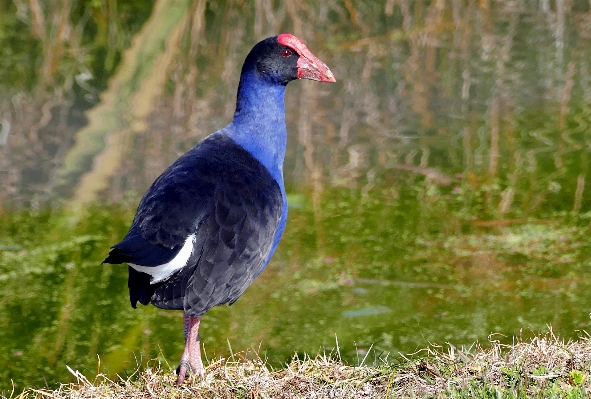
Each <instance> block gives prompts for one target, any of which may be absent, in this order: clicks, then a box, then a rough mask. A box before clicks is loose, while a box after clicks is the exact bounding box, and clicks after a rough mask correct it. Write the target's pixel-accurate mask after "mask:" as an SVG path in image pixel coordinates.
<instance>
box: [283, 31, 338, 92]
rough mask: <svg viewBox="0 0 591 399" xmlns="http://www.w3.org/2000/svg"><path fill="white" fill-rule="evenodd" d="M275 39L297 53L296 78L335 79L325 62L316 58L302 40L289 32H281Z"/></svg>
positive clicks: (326, 80)
mask: <svg viewBox="0 0 591 399" xmlns="http://www.w3.org/2000/svg"><path fill="white" fill-rule="evenodd" d="M277 41H278V42H279V43H280V44H282V45H284V46H287V47H289V48H291V49H292V50H294V51H295V52H296V53H298V54H299V56H300V58H299V59H298V64H297V65H298V79H311V80H317V81H319V82H330V83H334V82H336V81H337V80H336V79H335V78H334V75H333V74H332V72H331V71H330V69H328V67H327V66H326V64H325V63H324V62H322V61H320V60H319V59H318V57H316V56H315V55H314V54H312V52H311V51H310V50H308V47H306V45H305V44H304V42H303V41H301V40H300V39H298V38H297V37H295V36H294V35H291V34H289V33H283V34H281V35H279V36H278V37H277Z"/></svg>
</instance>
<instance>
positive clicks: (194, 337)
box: [176, 313, 205, 386]
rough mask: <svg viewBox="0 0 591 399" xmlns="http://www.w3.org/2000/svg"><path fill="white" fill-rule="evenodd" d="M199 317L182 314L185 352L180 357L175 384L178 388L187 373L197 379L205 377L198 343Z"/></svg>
mask: <svg viewBox="0 0 591 399" xmlns="http://www.w3.org/2000/svg"><path fill="white" fill-rule="evenodd" d="M200 322H201V316H197V317H193V316H188V315H187V314H186V313H185V314H184V327H185V328H184V330H185V351H184V352H183V356H182V357H181V364H180V366H179V377H178V378H177V380H176V384H177V385H178V386H180V385H181V384H182V383H183V381H184V380H185V376H186V375H187V372H192V373H194V374H195V375H197V376H198V377H204V376H205V368H204V367H203V362H202V361H201V348H200V345H201V343H200V342H199V323H200Z"/></svg>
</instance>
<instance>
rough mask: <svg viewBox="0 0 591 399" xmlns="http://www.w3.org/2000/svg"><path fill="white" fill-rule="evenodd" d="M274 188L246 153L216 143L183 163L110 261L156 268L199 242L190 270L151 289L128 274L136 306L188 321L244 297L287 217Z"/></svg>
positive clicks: (159, 185) (152, 196) (146, 203)
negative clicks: (179, 314) (179, 312)
mask: <svg viewBox="0 0 591 399" xmlns="http://www.w3.org/2000/svg"><path fill="white" fill-rule="evenodd" d="M282 204H283V200H282V195H281V190H280V187H279V185H278V184H277V182H276V181H275V180H274V179H273V178H272V177H271V175H270V174H269V172H268V171H267V170H266V168H264V167H263V166H262V165H261V164H260V163H259V162H258V161H257V160H256V159H255V158H253V157H252V156H251V155H250V154H249V153H248V152H246V151H245V150H244V149H242V148H241V147H239V146H238V145H236V144H235V143H234V142H233V141H232V140H231V139H229V138H227V137H225V136H223V135H214V136H211V137H210V138H208V139H206V140H204V141H203V142H202V143H201V144H199V145H198V146H197V147H195V148H194V149H193V150H191V151H189V152H188V153H187V154H185V155H184V156H183V157H181V158H179V160H177V162H175V163H174V164H173V165H171V167H170V168H169V169H168V170H167V171H165V172H164V173H163V174H162V176H160V177H159V178H158V179H157V180H156V181H155V182H154V184H153V185H152V187H151V188H150V189H149V190H148V192H147V193H146V195H145V196H144V198H143V199H142V201H141V203H140V205H139V207H138V212H137V214H136V217H135V219H134V222H133V224H132V227H131V228H130V231H129V233H128V234H127V236H126V237H125V238H124V239H123V240H122V241H121V242H120V243H119V244H117V245H115V246H114V247H113V249H112V251H111V253H110V254H109V257H108V258H107V259H106V260H105V262H108V263H122V262H129V263H134V264H138V265H143V266H156V265H160V264H162V263H165V262H167V261H169V260H170V259H172V258H173V257H174V256H175V255H176V254H177V253H178V251H179V250H180V248H181V247H182V245H183V244H184V242H185V240H186V238H187V237H188V236H189V235H191V234H196V239H195V244H194V248H193V253H192V255H191V258H190V259H189V261H188V262H187V266H186V267H184V268H182V269H181V270H179V271H178V272H177V273H175V274H174V275H172V276H171V277H170V278H169V279H168V280H166V281H164V282H161V283H158V284H154V285H150V284H149V276H148V275H146V274H144V273H141V272H138V271H136V270H134V269H132V268H130V275H129V289H130V298H131V301H132V305H133V306H134V307H135V304H136V302H137V301H139V302H140V303H142V304H147V303H148V302H149V301H150V300H151V301H152V303H153V304H154V305H155V306H158V307H162V308H166V309H185V311H187V312H188V313H190V314H191V315H200V314H203V313H205V312H206V311H207V310H209V309H210V308H211V307H213V306H216V305H219V304H222V303H226V302H230V303H233V302H234V301H236V300H237V299H238V297H240V295H241V294H242V293H243V292H244V291H245V290H246V288H247V287H248V286H249V285H250V284H251V283H252V281H253V280H254V278H255V277H256V276H257V275H258V274H259V272H260V270H261V268H262V267H263V266H264V264H265V263H266V261H267V259H268V256H269V253H270V251H271V247H272V244H273V238H274V236H275V233H276V231H277V226H278V223H279V219H280V217H281V210H282Z"/></svg>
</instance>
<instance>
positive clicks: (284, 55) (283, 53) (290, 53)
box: [281, 49, 293, 57]
mask: <svg viewBox="0 0 591 399" xmlns="http://www.w3.org/2000/svg"><path fill="white" fill-rule="evenodd" d="M292 54H293V53H292V52H291V50H287V49H286V50H283V51H282V52H281V56H282V57H291V55H292Z"/></svg>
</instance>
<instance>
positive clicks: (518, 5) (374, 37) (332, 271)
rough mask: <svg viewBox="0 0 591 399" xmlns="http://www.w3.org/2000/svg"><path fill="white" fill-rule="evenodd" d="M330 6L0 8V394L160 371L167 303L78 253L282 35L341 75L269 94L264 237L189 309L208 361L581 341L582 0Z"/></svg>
mask: <svg viewBox="0 0 591 399" xmlns="http://www.w3.org/2000/svg"><path fill="white" fill-rule="evenodd" d="M353 3H354V4H353ZM353 3H352V2H340V1H328V2H322V3H316V2H304V3H301V2H300V3H297V4H295V5H294V4H291V3H289V4H287V3H286V4H271V2H266V1H264V0H262V1H257V2H255V3H254V4H253V5H251V4H246V3H244V4H235V3H231V2H216V3H215V4H213V3H207V4H206V3H205V2H185V1H175V2H167V1H166V0H159V1H157V2H156V4H155V6H154V7H153V8H152V7H150V6H146V5H145V4H144V3H143V2H137V4H136V3H135V2H124V3H120V4H118V7H117V9H110V8H109V7H107V6H97V5H96V4H95V3H94V2H93V3H92V4H85V3H84V2H80V3H76V7H71V5H69V4H68V2H65V3H64V2H62V3H59V4H58V2H50V4H47V5H45V6H44V8H42V9H41V12H42V13H44V14H45V18H41V19H38V18H36V19H35V18H33V17H32V13H31V12H30V10H29V12H23V10H24V11H27V10H28V9H26V8H27V7H28V6H26V5H25V6H23V7H24V8H23V9H22V10H21V11H18V10H17V9H16V6H15V5H13V4H6V5H2V4H1V2H0V8H1V9H2V10H3V11H2V18H3V19H2V20H1V21H0V52H2V56H1V57H0V77H2V78H1V79H0V123H1V129H0V203H1V206H0V283H1V284H0V390H7V389H11V387H12V384H11V380H13V381H14V382H15V384H16V385H17V388H18V389H22V388H25V387H28V386H36V387H39V386H46V385H49V386H54V385H53V384H55V383H56V382H58V381H60V382H67V381H70V380H71V379H72V376H71V375H70V374H69V372H68V371H67V369H66V367H65V366H66V365H69V366H70V367H72V368H74V369H79V370H81V371H82V372H84V373H86V374H87V375H89V376H92V375H93V374H96V373H97V372H98V371H99V370H100V371H101V372H108V373H110V374H113V373H122V374H125V373H128V374H129V373H132V372H133V371H134V370H135V369H136V365H137V364H140V363H141V364H143V365H145V364H146V363H151V360H150V359H159V360H160V361H162V362H164V364H166V363H168V364H170V365H171V367H174V366H176V363H177V362H178V359H179V356H180V353H181V351H182V347H183V342H182V331H181V325H182V322H181V319H182V316H181V315H180V314H179V313H178V312H166V311H161V310H158V309H155V308H153V307H141V308H140V309H137V310H133V309H131V308H130V307H129V304H128V300H127V288H126V270H125V267H121V266H111V265H100V261H101V260H102V259H103V258H104V257H105V255H106V254H107V252H108V248H109V246H110V245H112V244H113V243H115V242H117V241H118V240H119V239H120V238H121V237H123V235H124V234H125V232H126V229H127V227H128V225H129V223H130V221H131V218H132V217H133V212H134V207H135V206H136V204H137V201H138V199H139V198H140V196H141V194H142V193H143V192H144V190H145V189H146V188H147V187H148V185H149V184H150V183H151V182H152V181H153V179H154V178H155V177H156V176H157V175H158V174H159V173H160V172H161V171H162V170H163V169H164V168H165V167H166V166H167V165H169V164H170V163H171V162H172V161H173V160H174V159H175V158H176V157H177V156H178V155H180V154H181V153H182V152H183V151H185V150H187V149H188V148H190V147H191V146H192V145H193V144H194V143H196V142H197V141H198V140H199V139H201V138H202V137H204V136H205V135H206V134H208V133H210V132H212V131H214V130H216V129H218V128H220V127H223V126H224V125H226V124H227V123H228V121H229V120H230V118H231V116H232V113H233V107H234V102H235V90H236V86H237V83H238V76H239V70H240V66H241V63H242V60H243V58H244V56H245V55H246V53H247V52H248V50H249V49H250V48H251V46H252V45H253V44H254V42H255V41H256V40H258V39H260V38H263V37H266V36H270V35H272V34H277V33H279V32H283V31H290V32H293V33H294V34H296V35H298V36H300V37H302V38H303V39H304V40H305V41H306V43H307V44H308V46H309V48H310V49H311V50H312V51H313V52H314V53H315V54H317V55H318V56H319V57H320V58H321V59H322V60H323V61H325V62H326V63H327V65H328V66H329V67H330V68H331V70H332V71H333V72H334V73H335V75H336V77H337V80H338V82H337V84H335V85H320V84H317V83H315V82H294V83H291V84H290V86H289V87H288V89H287V93H286V108H287V110H288V112H287V119H288V131H289V132H290V137H289V143H288V154H287V159H286V168H285V178H286V181H287V182H288V192H289V195H290V198H289V202H290V206H291V208H290V219H289V223H288V226H287V230H286V233H285V236H284V239H283V241H282V243H281V246H280V247H279V249H278V251H277V254H276V256H275V257H274V259H273V261H272V263H271V264H270V266H269V267H268V269H267V270H265V273H263V274H262V275H261V276H260V278H259V279H258V280H257V281H256V283H255V284H254V285H253V286H252V287H251V288H250V289H249V290H248V291H247V293H246V294H245V295H244V297H243V298H241V299H240V300H239V301H238V302H237V303H236V304H235V305H234V306H232V307H231V308H228V307H221V308H216V309H214V310H212V311H211V312H209V313H208V314H207V315H206V317H204V320H203V323H202V340H203V343H204V345H205V349H206V353H207V356H208V358H210V359H214V358H216V357H219V356H229V355H230V353H231V351H230V347H231V348H232V351H233V352H241V351H244V350H247V349H254V350H256V352H258V353H259V355H260V356H262V357H266V358H267V359H268V360H269V362H270V363H271V364H273V365H275V366H279V365H281V364H282V363H283V362H285V361H287V360H288V359H290V358H291V357H292V356H294V355H295V354H297V355H298V356H302V355H303V354H304V353H308V354H311V355H314V354H316V353H317V352H318V351H324V350H326V351H333V350H335V349H334V348H335V346H336V342H337V340H338V344H339V353H340V355H341V356H342V358H343V359H344V360H345V361H347V362H349V363H351V364H359V363H360V362H361V361H363V360H364V358H365V362H366V363H367V362H379V361H381V360H383V359H386V360H387V361H397V359H400V357H398V355H397V354H398V352H401V353H411V352H414V351H416V350H419V349H422V348H425V347H426V346H428V345H429V344H430V343H436V344H439V345H445V343H446V342H450V343H453V344H454V345H471V344H472V343H473V342H475V341H479V342H481V343H486V342H487V340H488V339H489V336H490V338H491V339H499V340H504V342H507V343H510V342H511V339H512V336H513V335H518V336H519V335H521V336H524V337H527V336H528V334H532V333H534V332H543V331H547V330H548V326H551V328H552V329H553V331H554V332H555V333H557V334H559V335H560V336H562V337H565V338H576V337H577V336H578V335H579V334H583V333H585V332H588V331H589V320H590V319H589V313H590V312H591V300H590V299H589V295H588V292H589V288H590V287H589V284H590V273H591V267H590V266H591V264H590V262H591V260H590V259H589V256H588V254H589V253H591V242H590V240H591V239H590V237H591V234H590V233H591V231H590V230H591V228H590V220H591V219H590V216H589V215H590V212H591V184H590V183H589V173H590V171H589V165H590V162H589V155H590V153H591V131H590V130H589V126H591V112H590V111H591V108H590V104H591V74H590V73H589V71H591V46H590V45H589V44H590V43H589V41H590V40H591V24H590V23H589V21H591V11H590V5H589V2H587V1H574V2H570V3H568V2H557V3H556V5H555V4H550V3H549V2H545V1H540V2H536V1H528V2H502V1H499V2H495V1H491V2H488V3H487V2H484V3H483V2H477V4H472V3H469V4H464V3H463V2H458V1H436V2H427V1H425V2H424V1H417V2H414V3H413V4H412V5H409V6H408V7H407V6H405V5H399V3H398V2H393V1H390V0H386V1H384V2H374V1H372V2H369V1H368V2H353ZM556 7H559V8H558V9H556ZM561 7H562V8H561ZM25 9H26V10H25ZM49 15H53V16H56V17H55V18H53V17H52V18H50V17H49ZM57 16H62V17H64V18H57ZM113 21H117V23H112V22H113ZM60 24H61V25H60ZM60 27H61V29H62V30H61V32H62V34H61V36H59V39H56V36H55V34H54V33H55V32H56V31H57V29H58V28H60ZM132 39H133V40H132ZM105 142H108V143H109V145H108V146H105V145H104V143H105ZM97 203H102V204H103V205H96V204H97ZM105 204H106V205H105ZM51 207H52V209H53V210H48V209H49V208H51ZM491 334H493V335H491ZM370 348H371V351H370ZM252 352H253V351H251V354H250V355H252V356H254V354H253V353H252ZM366 356H367V357H366ZM99 358H100V362H99ZM5 392H6V391H5Z"/></svg>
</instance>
